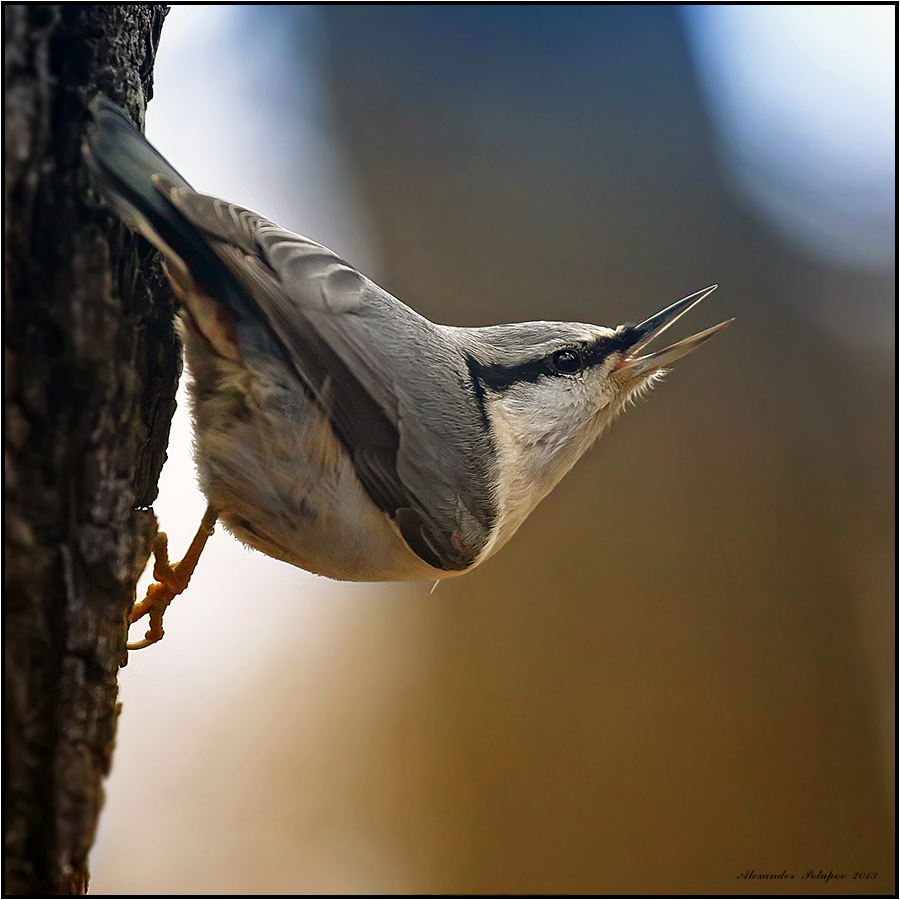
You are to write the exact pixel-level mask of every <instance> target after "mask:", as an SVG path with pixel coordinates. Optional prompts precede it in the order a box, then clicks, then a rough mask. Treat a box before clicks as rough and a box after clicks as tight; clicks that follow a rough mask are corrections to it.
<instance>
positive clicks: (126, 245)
mask: <svg viewBox="0 0 900 900" xmlns="http://www.w3.org/2000/svg"><path fill="white" fill-rule="evenodd" d="M167 11H168V10H167V7H164V6H153V5H142V4H121V5H120V4H36V3H35V4H15V5H13V4H10V5H6V6H5V8H4V17H5V18H4V28H5V36H4V70H5V71H4V74H5V78H6V85H5V86H6V92H5V111H4V112H5V125H6V129H5V195H4V201H5V219H4V241H5V253H4V262H5V268H4V286H3V287H4V325H5V328H4V365H5V379H4V380H5V390H4V401H5V417H6V418H5V433H4V445H5V454H6V469H5V486H6V509H5V526H6V527H5V529H4V535H5V538H4V618H5V629H4V660H5V665H6V669H5V678H4V737H3V750H4V763H3V765H4V770H3V776H4V785H5V788H6V791H7V795H6V797H5V825H4V831H5V885H4V888H5V893H6V894H8V895H9V894H18V895H22V894H30V895H47V894H77V893H83V892H84V891H86V889H87V881H88V868H87V856H88V851H89V849H90V847H91V843H92V841H93V838H94V832H95V830H96V826H97V820H98V814H99V811H100V807H101V805H102V799H103V793H102V786H101V782H102V779H103V776H105V775H106V774H107V773H108V772H109V768H110V764H111V759H112V749H113V743H114V738H115V730H116V715H117V704H116V693H117V685H116V675H117V671H118V668H119V666H121V665H124V664H125V662H126V659H127V656H126V650H125V641H126V631H127V628H126V622H127V616H128V612H129V609H130V607H131V604H132V602H133V599H134V590H135V583H136V581H137V578H138V576H139V575H140V573H141V571H142V569H143V567H144V566H145V564H146V561H147V557H148V554H149V543H150V541H151V540H152V538H153V535H154V533H155V528H156V523H155V519H154V517H153V515H152V513H151V512H149V511H148V509H147V507H149V505H150V504H151V503H152V502H153V500H154V499H155V496H156V483H157V479H158V476H159V471H160V468H161V467H162V463H163V461H164V459H165V447H166V442H167V440H168V431H169V423H170V421H171V417H172V413H173V411H174V406H175V402H174V396H175V388H176V383H177V380H178V374H179V369H180V352H179V349H178V343H177V338H176V336H175V334H174V330H173V325H172V322H173V312H174V298H173V297H172V295H171V293H170V292H169V290H168V287H167V285H166V283H165V280H164V278H163V276H162V273H161V271H160V269H159V266H158V264H157V262H156V258H155V254H154V253H152V252H151V250H150V249H149V246H148V245H147V244H146V243H144V242H143V241H142V240H139V239H136V238H133V237H132V236H131V234H130V233H128V232H126V231H125V230H124V229H123V228H122V226H121V225H120V224H119V223H118V222H117V221H115V220H114V218H113V217H112V216H111V215H110V214H109V213H108V212H107V211H106V210H105V209H104V208H102V207H101V206H100V204H99V202H98V201H97V198H96V195H94V194H93V192H92V191H91V189H90V184H89V181H88V178H87V174H86V171H85V168H84V166H83V164H82V157H81V145H82V140H83V137H84V131H85V128H86V126H87V124H88V122H89V116H88V113H87V111H86V106H87V103H88V101H89V100H90V99H91V97H92V96H93V95H94V94H95V93H96V92H97V91H98V90H100V91H103V92H104V93H106V94H107V95H108V96H110V97H111V98H112V99H114V100H116V101H118V102H119V103H121V104H122V105H123V106H124V107H125V108H127V109H128V110H129V111H130V112H131V113H132V114H134V115H135V116H136V117H137V118H138V119H139V120H142V118H143V112H144V108H145V104H146V101H147V100H149V98H150V96H151V94H152V68H153V61H154V56H155V53H156V47H157V43H158V40H159V35H160V31H161V29H162V23H163V19H164V17H165V15H166V12H167Z"/></svg>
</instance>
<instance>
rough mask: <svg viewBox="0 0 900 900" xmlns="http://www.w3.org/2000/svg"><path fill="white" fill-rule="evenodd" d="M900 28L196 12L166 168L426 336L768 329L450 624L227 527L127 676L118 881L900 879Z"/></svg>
mask: <svg viewBox="0 0 900 900" xmlns="http://www.w3.org/2000/svg"><path fill="white" fill-rule="evenodd" d="M894 17H895V8H894V7H893V6H889V5H881V6H875V5H873V6H869V5H865V4H852V5H831V6H817V5H808V4H807V5H803V6H771V5H760V6H707V5H702V6H701V5H697V6H677V5H666V4H663V5H641V4H637V5H606V4H604V5H579V6H571V5H515V4H507V5H498V6H478V5H466V6H443V5H427V6H423V5H414V4H409V5H397V6H347V5H329V6H325V7H320V8H315V7H306V6H286V5H281V6H240V5H229V6H215V5H205V6H196V7H191V6H175V7H173V9H172V11H171V13H170V14H169V17H168V19H167V21H166V25H165V28H164V29H163V35H162V41H161V44H160V51H159V57H158V61H157V67H156V94H155V98H154V100H153V101H152V102H151V104H150V106H149V109H148V117H147V132H148V135H149V137H150V138H151V140H152V141H154V142H155V143H156V144H157V145H158V146H159V148H160V149H161V150H162V151H163V152H164V153H165V154H166V155H167V156H169V158H170V159H171V160H172V162H173V163H174V164H175V165H176V166H177V167H178V168H179V169H180V170H181V171H182V172H183V173H184V175H185V176H186V177H187V178H188V179H189V180H190V181H191V182H192V183H193V184H194V185H195V186H196V187H197V188H199V189H201V190H203V191H206V192H209V193H213V194H218V195H220V196H223V197H225V198H227V199H230V200H234V201H236V202H239V203H242V204H244V205H246V206H249V207H251V208H254V209H258V210H260V211H261V212H263V213H265V214H266V215H267V216H269V217H270V218H272V219H274V220H276V221H278V222H279V223H281V224H282V225H285V226H286V227H288V228H291V229H293V230H296V231H299V232H301V233H304V234H307V235H309V236H310V237H312V238H314V239H316V240H318V241H320V242H321V243H324V244H326V245H328V246H330V247H332V248H334V249H335V250H337V251H338V252H339V253H341V254H342V255H343V256H345V257H346V258H347V259H349V260H350V261H351V262H353V263H355V264H356V265H357V266H358V267H359V268H361V269H362V270H363V271H365V272H366V273H367V274H369V275H370V276H371V277H373V278H374V279H375V280H376V281H378V282H379V283H380V284H381V285H382V286H383V287H385V288H386V289H388V290H389V291H391V292H392V293H393V294H395V295H397V296H399V297H400V298H401V299H402V300H404V301H405V302H407V303H408V304H409V305H411V306H413V307H414V308H415V309H417V310H418V311H420V312H421V313H423V314H425V315H427V316H429V317H430V318H432V319H434V320H436V321H440V322H444V323H448V324H454V325H486V324H492V323H496V322H505V321H521V320H528V319H547V318H554V319H564V320H577V321H588V322H596V323H599V324H606V325H615V324H618V323H620V322H622V321H627V320H631V321H634V320H639V319H641V318H644V317H646V316H647V315H650V314H652V313H654V312H656V311H657V310H658V309H660V308H662V307H664V306H666V305H668V304H669V303H672V302H674V301H675V300H677V299H679V298H681V297H683V296H685V295H687V294H689V293H692V292H694V291H696V290H698V289H700V288H702V287H704V286H706V285H708V284H710V283H713V282H718V283H719V284H720V285H721V287H720V289H719V290H718V291H717V292H716V294H714V295H713V296H712V297H711V298H710V299H709V300H707V301H706V302H705V303H704V304H703V305H702V307H700V308H698V309H697V310H696V311H695V312H694V313H692V314H691V317H690V322H687V323H685V324H684V326H683V327H681V326H680V331H679V332H678V334H677V335H673V339H674V338H675V337H683V336H685V335H686V334H688V333H692V332H693V331H698V330H700V329H702V328H705V327H707V326H709V325H712V324H714V323H716V322H718V321H721V320H722V319H724V318H728V317H731V316H736V317H737V321H736V322H735V324H734V325H733V326H732V327H731V328H730V329H729V330H728V331H727V332H726V333H724V334H723V335H722V336H721V337H719V338H716V340H715V341H712V342H711V343H710V344H708V345H706V346H704V347H703V348H702V350H700V351H698V352H697V353H695V354H692V355H691V356H690V357H688V358H687V359H685V360H683V361H681V362H680V363H679V364H678V365H677V367H676V369H675V371H674V372H673V373H672V374H671V375H670V376H669V378H668V379H667V381H666V383H665V384H663V385H662V386H661V387H660V388H658V389H657V390H655V391H654V392H653V394H652V395H651V396H650V398H649V399H648V400H646V401H644V402H642V403H640V404H639V406H638V407H637V408H636V409H634V410H632V411H631V412H629V413H628V414H627V415H626V416H625V418H624V419H623V420H622V421H621V422H619V423H617V425H616V426H615V427H614V428H613V430H612V431H611V432H610V433H609V434H608V435H606V436H605V437H604V438H603V439H602V440H601V441H600V442H599V443H598V444H597V446H596V447H594V448H593V449H592V451H591V452H589V453H588V454H587V455H586V457H585V458H584V459H583V460H582V461H581V462H580V463H579V464H578V466H576V468H575V470H574V471H573V472H572V473H571V474H570V475H569V476H567V478H566V479H565V480H564V481H563V482H562V483H561V485H560V486H559V487H558V488H557V489H556V490H555V491H554V492H553V494H551V496H550V497H549V498H548V499H547V500H546V501H544V503H543V504H542V505H541V506H540V507H539V509H538V510H537V511H536V512H535V513H534V514H533V515H532V516H531V518H530V519H529V520H528V521H527V522H526V523H525V524H524V525H523V527H522V528H521V529H520V531H519V533H518V534H517V536H516V537H515V538H514V539H513V541H512V542H511V543H510V544H509V545H508V546H507V547H506V548H505V549H504V550H503V551H502V552H501V553H500V554H499V555H498V556H496V557H494V558H493V559H491V560H490V561H489V562H488V563H486V564H485V565H484V566H482V567H481V568H479V569H478V570H476V571H475V572H473V573H471V574H469V575H467V576H465V577H463V578H460V579H456V580H451V581H445V582H442V583H441V584H440V585H439V586H438V588H437V590H435V591H434V593H430V589H431V585H430V584H422V583H415V584H408V585H343V584H338V583H335V582H330V581H327V580H325V579H322V578H316V577H314V576H311V575H307V574H306V573H304V572H301V571H299V570H297V569H293V568H291V567H289V566H287V565H285V564H283V563H279V562H276V561H273V560H269V559H267V558H265V557H263V556H261V555H260V554H256V553H252V552H250V551H248V550H246V549H244V548H243V547H241V546H240V545H239V544H237V543H236V542H235V541H233V540H232V539H231V538H230V537H229V536H228V535H226V534H224V533H222V532H221V531H220V532H217V534H216V535H215V537H214V538H213V539H212V541H211V542H210V545H209V547H208V548H207V551H206V553H205V555H204V558H203V559H202V560H201V563H200V566H199V569H198V571H197V574H196V575H195V577H194V581H193V582H192V585H191V587H190V589H189V590H188V592H187V593H186V594H185V595H184V596H182V597H179V598H178V599H177V600H176V601H175V602H174V603H173V605H172V607H171V608H170V610H169V612H168V613H167V616H166V637H165V640H164V641H163V642H162V643H161V644H159V645H157V646H154V647H152V648H151V649H148V650H144V651H141V652H139V653H134V654H131V658H130V660H129V664H128V667H127V668H126V669H125V670H123V672H122V673H121V700H122V704H123V706H122V714H121V718H120V724H119V736H118V748H117V751H116V755H115V760H114V766H113V771H112V775H111V777H110V778H109V780H108V782H107V795H108V796H107V804H106V809H105V811H104V813H103V816H102V818H101V826H100V832H99V835H98V840H97V845H96V849H95V851H94V854H93V857H92V870H93V872H92V876H93V877H92V890H93V892H95V893H109V894H128V893H143V894H165V893H174V894H190V893H212V894H216V893H507V894H510V893H512V894H517V893H529V894H534V893H601V894H603V893H638V894H641V893H669V894H678V893H686V894H692V893H729V894H732V893H736V892H741V891H746V892H748V893H760V892H764V891H766V890H771V891H772V892H773V893H785V892H787V893H793V892H796V893H803V892H807V893H822V892H825V893H828V892H829V891H830V890H831V889H834V890H835V892H836V893H882V894H883V893H892V892H893V891H894V890H895V886H894V883H893V873H894V865H895V863H894V833H893V822H894V797H895V784H894V780H893V779H894V766H895V750H894V736H895V718H894V711H895V698H894V678H895V663H894V647H895V634H896V626H895V620H894V592H895V584H894V575H895V533H894V515H895V496H896V488H895V483H894V474H895V442H894V433H895V432H894V429H895V409H896V406H895V403H896V398H895V368H894V367H895V307H894V266H895V259H894V247H895V233H894V216H895V208H894V197H895V182H894V135H895V127H896V123H895V113H894V110H895V105H894V104H895V96H894V54H895V46H894V40H895V38H894V35H895V21H894ZM190 444H191V437H190V424H189V421H188V418H187V414H186V411H185V404H184V403H182V404H180V407H179V413H178V417H177V419H176V422H175V424H174V426H173V431H172V438H171V443H170V450H169V456H170V459H169V462H168V464H167V466H166V469H165V470H164V474H163V483H162V486H161V494H160V499H159V501H158V503H157V504H156V506H155V509H156V512H157V515H158V516H159V519H160V525H161V527H162V528H163V529H164V530H166V531H167V532H168V533H169V535H170V538H171V548H172V553H173V555H174V556H175V557H177V556H178V555H179V554H180V553H181V552H183V549H184V548H186V547H187V544H188V543H189V541H190V538H191V536H192V535H193V533H194V530H195V529H196V527H197V524H198V523H199V520H200V517H201V515H202V512H203V508H204V502H203V499H202V497H201V496H200V495H199V493H198V492H197V490H196V487H195V477H194V473H193V465H192V462H191V459H190ZM138 630H139V629H138ZM137 633H138V631H137V630H136V631H135V632H134V633H133V637H136V636H137ZM749 869H753V870H755V871H756V872H757V873H760V872H771V873H775V872H777V873H780V872H782V871H787V872H788V873H793V874H794V875H795V878H794V880H793V881H790V882H785V881H781V882H777V883H775V884H773V885H772V886H771V888H770V887H769V885H768V884H767V883H766V882H759V881H746V880H742V879H740V878H739V877H738V876H739V875H740V874H741V873H744V872H746V871H747V870H749ZM810 869H812V870H814V871H815V872H818V871H819V870H820V869H821V870H824V871H825V872H826V873H827V872H828V871H829V870H833V871H834V872H845V873H847V875H848V878H850V876H851V875H852V873H854V872H860V871H861V872H866V873H877V877H876V878H874V879H868V880H865V881H848V880H844V881H843V882H841V883H840V888H836V887H835V883H834V882H831V883H829V884H828V885H827V887H826V886H824V884H823V882H813V883H811V882H810V881H809V880H804V879H803V878H802V876H803V874H804V873H805V872H807V871H808V870H810Z"/></svg>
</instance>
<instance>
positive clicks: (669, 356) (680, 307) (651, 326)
mask: <svg viewBox="0 0 900 900" xmlns="http://www.w3.org/2000/svg"><path fill="white" fill-rule="evenodd" d="M717 287H718V285H717V284H714V285H713V286H712V287H708V288H704V289H703V290H702V291H697V293H696V294H691V296H690V297H685V298H684V300H679V301H678V302H677V303H673V304H672V305H671V306H669V307H666V309H664V310H662V311H661V312H658V313H657V314H656V315H655V316H650V318H649V319H646V320H645V321H643V322H641V323H640V325H634V326H632V333H633V334H634V337H635V341H634V343H633V344H632V345H631V347H630V348H629V349H628V352H627V355H626V356H625V358H624V359H623V360H622V362H620V363H619V365H618V366H616V368H615V372H616V374H618V373H620V372H622V373H624V374H625V375H627V376H630V377H632V378H645V377H646V376H647V375H651V374H653V373H654V372H658V371H659V370H660V369H662V368H664V367H665V366H667V365H669V364H670V363H673V362H675V360H676V359H680V358H681V357H682V356H684V355H685V354H686V353H690V352H691V350H694V349H695V348H697V347H699V346H700V345H701V344H702V343H704V342H705V341H708V340H709V339H710V338H711V337H712V336H713V335H714V334H718V333H719V332H720V331H722V330H723V329H725V328H727V327H728V326H729V325H730V324H731V323H732V322H733V321H734V319H729V320H728V321H727V322H721V323H720V324H718V325H714V326H713V327H712V328H707V329H706V331H701V332H700V333H699V334H695V335H692V336H691V337H689V338H685V339H684V340H683V341H678V343H677V344H672V345H671V346H669V347H666V348H665V349H663V350H657V351H656V352H655V353H649V354H647V355H646V356H639V355H638V354H640V352H641V350H643V349H644V347H646V346H647V344H649V343H650V341H652V340H653V339H654V338H655V337H657V336H658V335H660V334H662V333H663V332H664V331H665V330H666V329H667V328H668V327H669V326H670V325H673V324H674V323H675V322H676V321H678V319H680V318H681V317H682V316H683V315H684V314H685V313H686V312H687V311H688V310H689V309H693V307H695V306H696V305H697V304H698V303H699V302H700V301H701V300H703V299H704V298H706V297H708V296H709V295H710V294H711V293H712V292H713V291H714V290H715V289H716V288H717Z"/></svg>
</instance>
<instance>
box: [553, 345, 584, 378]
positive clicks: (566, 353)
mask: <svg viewBox="0 0 900 900" xmlns="http://www.w3.org/2000/svg"><path fill="white" fill-rule="evenodd" d="M552 359H553V368H554V369H556V371H557V372H559V373H560V374H561V375H574V374H575V373H576V372H580V371H581V355H580V354H579V353H578V351H577V350H557V351H556V353H554V354H553V357H552Z"/></svg>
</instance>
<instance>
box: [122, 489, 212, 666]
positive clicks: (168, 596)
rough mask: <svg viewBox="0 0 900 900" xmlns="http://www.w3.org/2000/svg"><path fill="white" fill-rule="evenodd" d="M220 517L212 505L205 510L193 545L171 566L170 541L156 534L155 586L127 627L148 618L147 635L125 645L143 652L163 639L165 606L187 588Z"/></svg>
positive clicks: (139, 605)
mask: <svg viewBox="0 0 900 900" xmlns="http://www.w3.org/2000/svg"><path fill="white" fill-rule="evenodd" d="M218 517H219V514H218V513H217V512H216V510H214V509H213V508H212V507H211V506H208V507H207V508H206V512H205V513H204V514H203V519H202V521H201V522H200V527H199V528H198V529H197V533H196V534H195V535H194V539H193V540H192V541H191V546H190V547H188V551H187V553H185V555H184V558H183V559H182V560H181V562H177V563H175V564H174V565H170V564H169V539H168V538H167V537H166V535H165V533H164V532H162V531H160V532H159V534H157V535H156V540H155V541H154V542H153V556H154V561H153V577H154V578H155V579H156V584H151V585H150V587H149V588H147V596H146V597H144V599H143V600H141V602H140V603H135V605H134V607H133V608H132V610H131V616H130V617H129V619H128V624H129V625H133V624H134V623H135V622H137V621H138V620H139V619H142V618H143V617H144V616H149V617H150V623H149V627H148V629H147V633H146V634H145V635H144V637H143V638H142V639H141V640H139V641H135V642H134V643H131V644H127V645H126V646H127V647H128V649H129V650H140V649H142V648H143V647H149V646H150V645H151V644H155V643H156V642H157V641H159V640H162V636H163V634H164V633H165V632H164V631H163V624H162V621H163V614H164V613H165V611H166V607H167V606H168V605H169V604H170V603H171V602H172V601H173V600H174V599H175V597H177V596H178V595H179V594H180V593H181V592H182V591H183V590H184V589H185V588H186V587H187V586H188V582H189V581H190V580H191V575H193V574H194V569H195V568H196V566H197V561H198V560H199V559H200V554H201V553H202V552H203V548H204V547H205V546H206V541H207V540H208V538H209V536H210V535H211V534H212V533H213V531H214V529H215V526H216V519H218Z"/></svg>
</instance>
